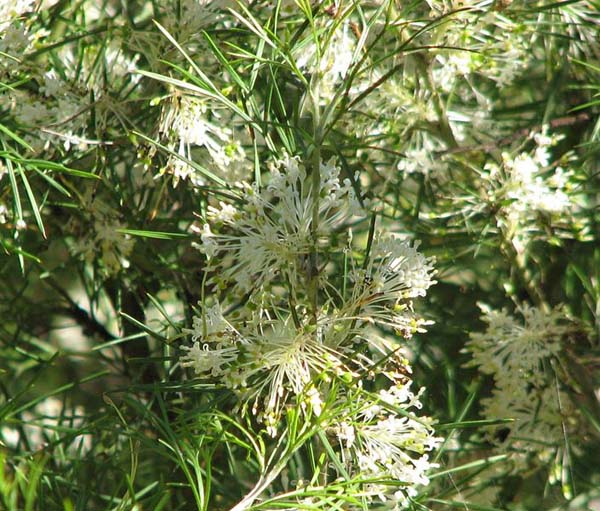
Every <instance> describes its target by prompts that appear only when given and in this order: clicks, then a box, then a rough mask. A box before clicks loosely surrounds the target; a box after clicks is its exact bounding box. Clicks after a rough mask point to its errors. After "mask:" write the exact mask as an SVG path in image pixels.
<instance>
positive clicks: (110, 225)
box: [71, 189, 135, 275]
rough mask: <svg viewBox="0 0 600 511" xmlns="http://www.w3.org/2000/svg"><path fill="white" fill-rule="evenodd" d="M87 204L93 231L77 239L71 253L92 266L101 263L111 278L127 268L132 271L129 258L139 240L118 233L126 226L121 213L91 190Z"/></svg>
mask: <svg viewBox="0 0 600 511" xmlns="http://www.w3.org/2000/svg"><path fill="white" fill-rule="evenodd" d="M83 203H84V204H88V207H87V209H86V210H85V212H84V213H85V218H86V220H87V221H88V222H89V224H90V225H91V229H87V230H86V231H85V233H82V235H81V236H80V237H79V238H77V240H76V242H75V243H74V244H73V246H72V247H71V252H72V253H73V254H75V255H78V256H81V257H83V259H85V260H86V261H87V262H88V263H92V262H94V261H99V262H100V263H101V266H102V269H103V271H104V272H106V274H108V275H115V274H117V273H118V272H120V271H121V270H122V269H123V268H128V267H129V261H128V259H127V258H128V257H129V255H130V254H131V251H132V250H133V246H134V244H135V240H134V239H133V238H132V237H131V236H129V235H128V234H123V233H120V232H119V231H118V230H119V229H122V228H124V227H125V226H124V225H122V224H121V222H120V221H119V219H118V215H117V212H116V211H114V210H112V209H111V208H110V207H109V206H107V205H106V204H104V203H103V202H102V201H101V200H100V199H98V198H95V197H93V195H92V192H91V189H88V190H87V195H86V199H85V200H84V202H83Z"/></svg>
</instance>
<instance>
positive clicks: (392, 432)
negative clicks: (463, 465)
mask: <svg viewBox="0 0 600 511" xmlns="http://www.w3.org/2000/svg"><path fill="white" fill-rule="evenodd" d="M311 172H319V175H318V179H315V175H314V174H312V175H311V174H310V173H309V172H308V171H307V169H306V168H305V167H304V165H303V164H302V162H301V161H300V159H299V158H297V157H290V156H284V157H283V158H282V159H281V160H280V161H277V162H276V163H275V164H273V165H271V166H270V172H269V174H268V176H265V179H264V185H263V186H259V185H258V184H256V183H255V184H252V185H250V184H243V185H242V186H241V192H240V193H239V195H238V197H237V198H236V199H238V200H235V201H233V202H225V201H222V202H219V203H216V204H215V203H213V204H210V205H209V206H208V207H207V214H206V222H205V223H204V224H203V225H202V227H201V228H198V229H197V232H198V234H199V237H200V243H199V244H198V245H197V247H198V248H199V249H200V250H201V252H202V253H204V254H205V256H206V258H207V260H208V265H207V271H208V272H209V274H208V275H207V277H208V278H207V279H206V286H205V289H207V290H210V291H212V293H211V294H210V295H208V294H207V295H206V298H205V299H204V301H203V302H202V303H201V304H200V306H201V310H200V314H198V315H197V316H196V317H195V318H194V321H193V325H192V326H193V328H191V329H189V330H186V331H185V333H187V334H189V335H191V338H192V345H191V346H185V347H184V350H185V353H184V355H183V356H182V357H181V359H180V362H181V365H182V366H183V367H189V368H191V369H193V371H194V373H195V374H196V376H197V377H200V378H203V379H206V380H210V381H213V382H215V383H220V384H221V385H223V386H224V387H226V388H229V389H230V390H231V391H232V392H233V393H234V394H235V395H236V396H237V399H238V406H237V410H238V411H241V412H249V413H250V414H251V415H252V416H253V417H254V418H255V420H257V421H258V422H259V423H260V424H262V426H263V427H264V429H265V431H266V433H267V434H268V435H270V436H272V437H277V435H278V434H280V433H281V429H282V425H283V424H285V417H286V410H288V409H289V407H292V406H295V407H297V409H298V411H299V413H300V414H302V416H303V417H304V420H306V421H312V420H315V421H322V427H323V428H325V429H331V428H333V429H332V431H334V432H335V433H336V434H337V435H338V437H339V441H340V445H339V448H340V449H341V451H342V452H341V453H340V454H341V455H342V457H343V459H344V460H345V461H346V463H347V466H348V470H349V471H352V472H353V473H355V474H357V475H361V474H362V476H363V477H365V478H366V479H368V480H369V483H368V484H367V483H366V484H365V488H366V494H365V495H366V498H368V499H380V500H382V501H385V500H390V499H391V501H393V502H396V503H397V504H398V506H400V505H404V504H405V503H406V502H408V501H407V499H408V498H410V497H411V496H413V495H415V494H416V491H417V490H416V489H415V487H416V486H417V485H424V484H427V483H428V479H427V476H426V472H427V470H428V469H429V468H431V467H432V466H433V465H432V464H431V463H430V462H429V460H428V457H427V452H429V451H431V450H433V449H434V448H435V446H436V445H437V444H438V443H439V439H437V438H435V437H434V434H433V427H432V422H431V420H430V419H428V418H419V417H417V416H416V415H415V414H414V413H413V412H407V413H408V415H406V416H404V415H401V416H398V415H397V414H396V412H392V411H390V410H392V409H393V408H394V407H396V409H398V408H400V409H403V410H405V409H408V408H420V402H419V399H418V396H414V395H413V394H412V393H411V392H410V390H409V387H410V379H409V378H408V376H407V375H409V374H410V366H409V365H408V361H407V360H406V358H405V357H404V356H403V355H402V354H401V353H399V351H398V350H399V345H398V341H397V340H394V334H396V335H398V334H399V336H400V339H408V338H410V337H411V336H412V335H413V334H414V333H415V332H420V331H423V330H424V328H423V327H424V325H426V324H427V321H425V320H424V319H422V318H421V317H420V316H418V314H417V313H416V312H415V310H414V307H413V300H414V299H417V298H420V297H423V296H425V294H426V292H427V289H428V288H429V287H430V286H431V285H432V284H433V283H434V281H433V275H434V273H435V272H434V269H433V265H432V260H431V259H428V258H427V257H425V256H423V255H422V254H421V253H419V252H418V250H417V248H418V243H411V242H410V241H409V240H408V239H402V238H400V237H398V236H395V235H391V234H386V233H383V232H374V233H373V236H372V239H371V240H370V242H368V243H367V244H368V246H369V250H368V251H366V250H365V248H366V247H365V246H363V245H357V243H355V242H354V241H352V240H353V237H352V235H351V233H350V231H349V227H350V225H351V224H354V223H356V222H360V221H363V220H364V218H365V216H366V214H365V212H364V210H363V208H362V206H361V203H360V201H359V200H358V198H357V197H356V195H355V192H354V187H353V182H352V180H351V179H349V178H346V179H342V178H341V176H340V174H341V170H340V168H339V167H338V166H336V165H335V163H334V161H333V160H329V161H328V162H320V165H319V166H318V168H314V167H313V168H312V169H311ZM355 182H356V179H355ZM317 186H318V188H317ZM363 203H364V201H363ZM361 217H362V218H361ZM315 218H318V224H317V225H315V224H314V222H315ZM355 245H357V246H355ZM342 260H346V263H347V264H346V268H347V271H345V272H344V273H343V276H342V279H343V282H340V277H339V273H338V272H337V271H336V268H340V267H341V264H344V263H343V262H342ZM315 261H316V264H315ZM315 266H316V268H315ZM315 287H316V288H317V290H316V294H315V291H314V290H315ZM219 294H220V295H221V296H222V298H223V299H224V300H227V301H228V303H229V304H230V305H231V307H229V308H230V310H231V311H232V312H231V314H228V313H225V312H223V310H222V309H221V308H220V306H219V305H218V303H217V301H216V300H217V295H219ZM315 296H316V298H315ZM211 304H212V305H211ZM390 331H391V332H390ZM383 332H387V333H385V334H383V335H380V334H382V333H383ZM390 336H391V337H390ZM396 339H398V337H396ZM375 368H377V369H375ZM375 371H376V372H378V373H379V374H380V375H381V377H382V378H384V380H385V382H387V383H384V384H383V385H382V387H381V388H380V393H376V394H374V395H373V396H372V397H371V398H370V400H369V399H368V398H367V396H368V395H369V394H368V393H362V394H361V396H362V397H361V398H360V406H358V407H356V408H352V409H351V410H343V407H342V406H341V405H340V403H339V402H336V400H335V399H334V398H333V397H332V392H334V390H333V389H339V386H340V385H341V386H342V388H344V389H346V390H343V391H340V390H335V392H342V394H344V395H347V393H348V392H354V391H355V390H356V389H360V388H362V381H363V380H373V379H374V377H375ZM352 389H354V390H352ZM332 406H333V408H334V409H335V410H336V412H335V413H333V412H332V411H331V409H330V408H328V407H332ZM324 410H328V411H329V413H325V412H324ZM340 423H343V424H346V427H345V429H344V430H343V432H342V430H341V429H340V428H338V427H337V426H335V425H338V424H340ZM340 475H341V474H340ZM388 479H395V480H397V481H398V483H397V485H396V486H395V487H394V488H393V490H394V491H390V488H389V487H388V486H386V485H385V484H379V483H377V480H388Z"/></svg>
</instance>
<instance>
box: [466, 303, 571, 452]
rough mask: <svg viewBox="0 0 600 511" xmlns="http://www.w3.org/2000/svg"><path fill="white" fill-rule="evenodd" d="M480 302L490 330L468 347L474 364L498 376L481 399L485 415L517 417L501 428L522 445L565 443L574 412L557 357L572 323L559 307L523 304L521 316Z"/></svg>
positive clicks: (477, 335) (472, 338)
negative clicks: (562, 384) (490, 390)
mask: <svg viewBox="0 0 600 511" xmlns="http://www.w3.org/2000/svg"><path fill="white" fill-rule="evenodd" d="M481 307H482V310H483V312H484V314H483V318H482V319H483V320H484V321H485V322H486V323H487V329H486V331H485V332H480V333H472V334H471V336H470V340H469V341H468V342H467V350H468V351H469V352H470V353H471V356H472V361H471V362H470V365H472V366H476V367H478V369H479V370H480V371H481V372H482V373H484V374H488V375H491V376H492V377H493V379H494V388H493V390H492V395H491V396H490V397H488V398H484V399H482V404H483V415H484V416H485V417H486V418H489V419H513V420H514V422H511V423H508V424H507V425H503V426H502V427H504V428H506V429H507V430H508V431H509V436H508V441H509V442H510V443H511V444H512V445H513V446H514V447H515V448H517V449H525V450H527V451H542V450H544V449H546V448H548V447H554V446H556V445H557V444H560V443H561V442H562V441H563V439H564V432H565V431H566V430H570V429H572V427H573V421H574V420H575V413H574V406H573V403H572V402H571V400H570V399H569V397H568V395H567V394H566V393H565V392H564V391H563V390H562V388H561V387H560V384H561V383H560V380H562V379H563V378H562V377H561V376H559V375H558V374H557V373H556V371H557V370H559V368H558V365H557V356H558V355H559V353H560V352H561V350H562V348H563V345H564V341H565V336H567V335H568V334H569V333H570V332H572V331H573V328H574V326H573V323H572V322H571V321H569V319H568V318H567V316H566V315H565V313H564V311H563V310H562V309H560V308H557V309H553V310H551V311H549V312H546V311H543V310H541V309H538V308H536V307H530V306H527V305H521V306H519V308H518V309H519V313H520V314H521V316H522V318H523V319H522V320H519V319H517V318H515V317H514V316H512V315H510V314H509V313H508V312H507V311H506V310H502V311H495V310H492V309H490V308H489V307H487V306H484V305H481Z"/></svg>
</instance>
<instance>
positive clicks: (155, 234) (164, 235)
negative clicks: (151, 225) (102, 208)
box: [117, 229, 190, 240]
mask: <svg viewBox="0 0 600 511" xmlns="http://www.w3.org/2000/svg"><path fill="white" fill-rule="evenodd" d="M117 232H118V233H121V234H130V235H131V236H140V237H141V238H153V239H158V240H173V239H177V238H189V237H190V235H189V234H183V233H179V232H162V231H145V230H142V229H117Z"/></svg>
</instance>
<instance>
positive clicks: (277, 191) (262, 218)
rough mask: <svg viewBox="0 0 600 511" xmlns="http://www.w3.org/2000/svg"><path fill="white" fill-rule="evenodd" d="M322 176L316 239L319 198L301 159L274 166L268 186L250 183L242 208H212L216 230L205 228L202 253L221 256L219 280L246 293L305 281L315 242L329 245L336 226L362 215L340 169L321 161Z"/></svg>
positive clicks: (223, 206) (212, 219) (212, 257)
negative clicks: (315, 213) (273, 283)
mask: <svg viewBox="0 0 600 511" xmlns="http://www.w3.org/2000/svg"><path fill="white" fill-rule="evenodd" d="M320 172H321V181H320V188H319V191H318V197H319V203H318V216H319V224H318V227H317V232H316V236H317V239H316V240H315V239H313V237H314V235H315V233H314V232H313V229H312V222H313V207H314V197H315V195H316V194H315V193H313V191H312V184H311V182H310V180H307V174H306V169H305V168H304V166H303V165H302V164H301V163H300V161H299V160H298V159H297V158H291V157H285V158H284V159H283V160H281V161H279V162H277V164H275V165H273V166H272V167H271V172H270V174H271V175H270V181H269V183H268V185H267V187H266V188H263V189H259V188H258V187H257V186H250V185H246V186H245V190H244V191H243V192H242V201H243V202H244V203H245V207H244V208H243V209H240V210H238V209H237V208H236V207H235V206H233V205H231V204H226V203H223V202H222V203H220V205H219V207H210V208H209V220H211V222H212V226H213V227H211V225H209V224H205V225H204V227H203V231H202V238H201V239H202V244H201V246H200V249H201V250H202V251H203V252H204V253H205V254H206V255H207V256H208V257H209V258H211V260H212V261H215V260H216V259H217V257H216V256H217V255H218V256H219V257H218V261H217V264H218V265H219V267H220V268H221V270H222V271H221V272H220V274H219V276H218V277H219V279H220V280H223V281H229V282H235V283H236V286H237V287H238V288H239V289H240V290H241V291H242V292H248V291H250V290H251V289H256V288H257V286H262V285H265V284H267V283H269V282H271V281H273V280H274V279H277V280H278V281H279V282H288V283H292V284H295V283H296V282H303V281H304V280H305V277H306V273H307V271H308V269H307V258H308V256H309V253H310V252H311V247H312V246H313V244H314V243H315V242H316V243H317V244H318V245H326V244H327V243H329V238H330V236H333V234H334V233H335V230H336V229H337V228H339V227H341V226H342V225H343V224H344V222H346V221H348V220H349V219H350V218H351V217H352V216H353V215H354V214H355V213H356V214H360V213H361V212H362V207H361V205H360V203H359V202H358V200H357V199H356V196H355V194H354V190H353V188H352V185H351V182H350V180H349V179H345V180H343V181H342V180H340V175H339V174H340V169H339V168H338V167H336V166H335V165H334V164H333V162H332V161H330V162H328V163H322V164H321V167H320ZM213 229H214V230H213ZM217 229H218V230H217ZM228 263H229V264H228Z"/></svg>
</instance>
